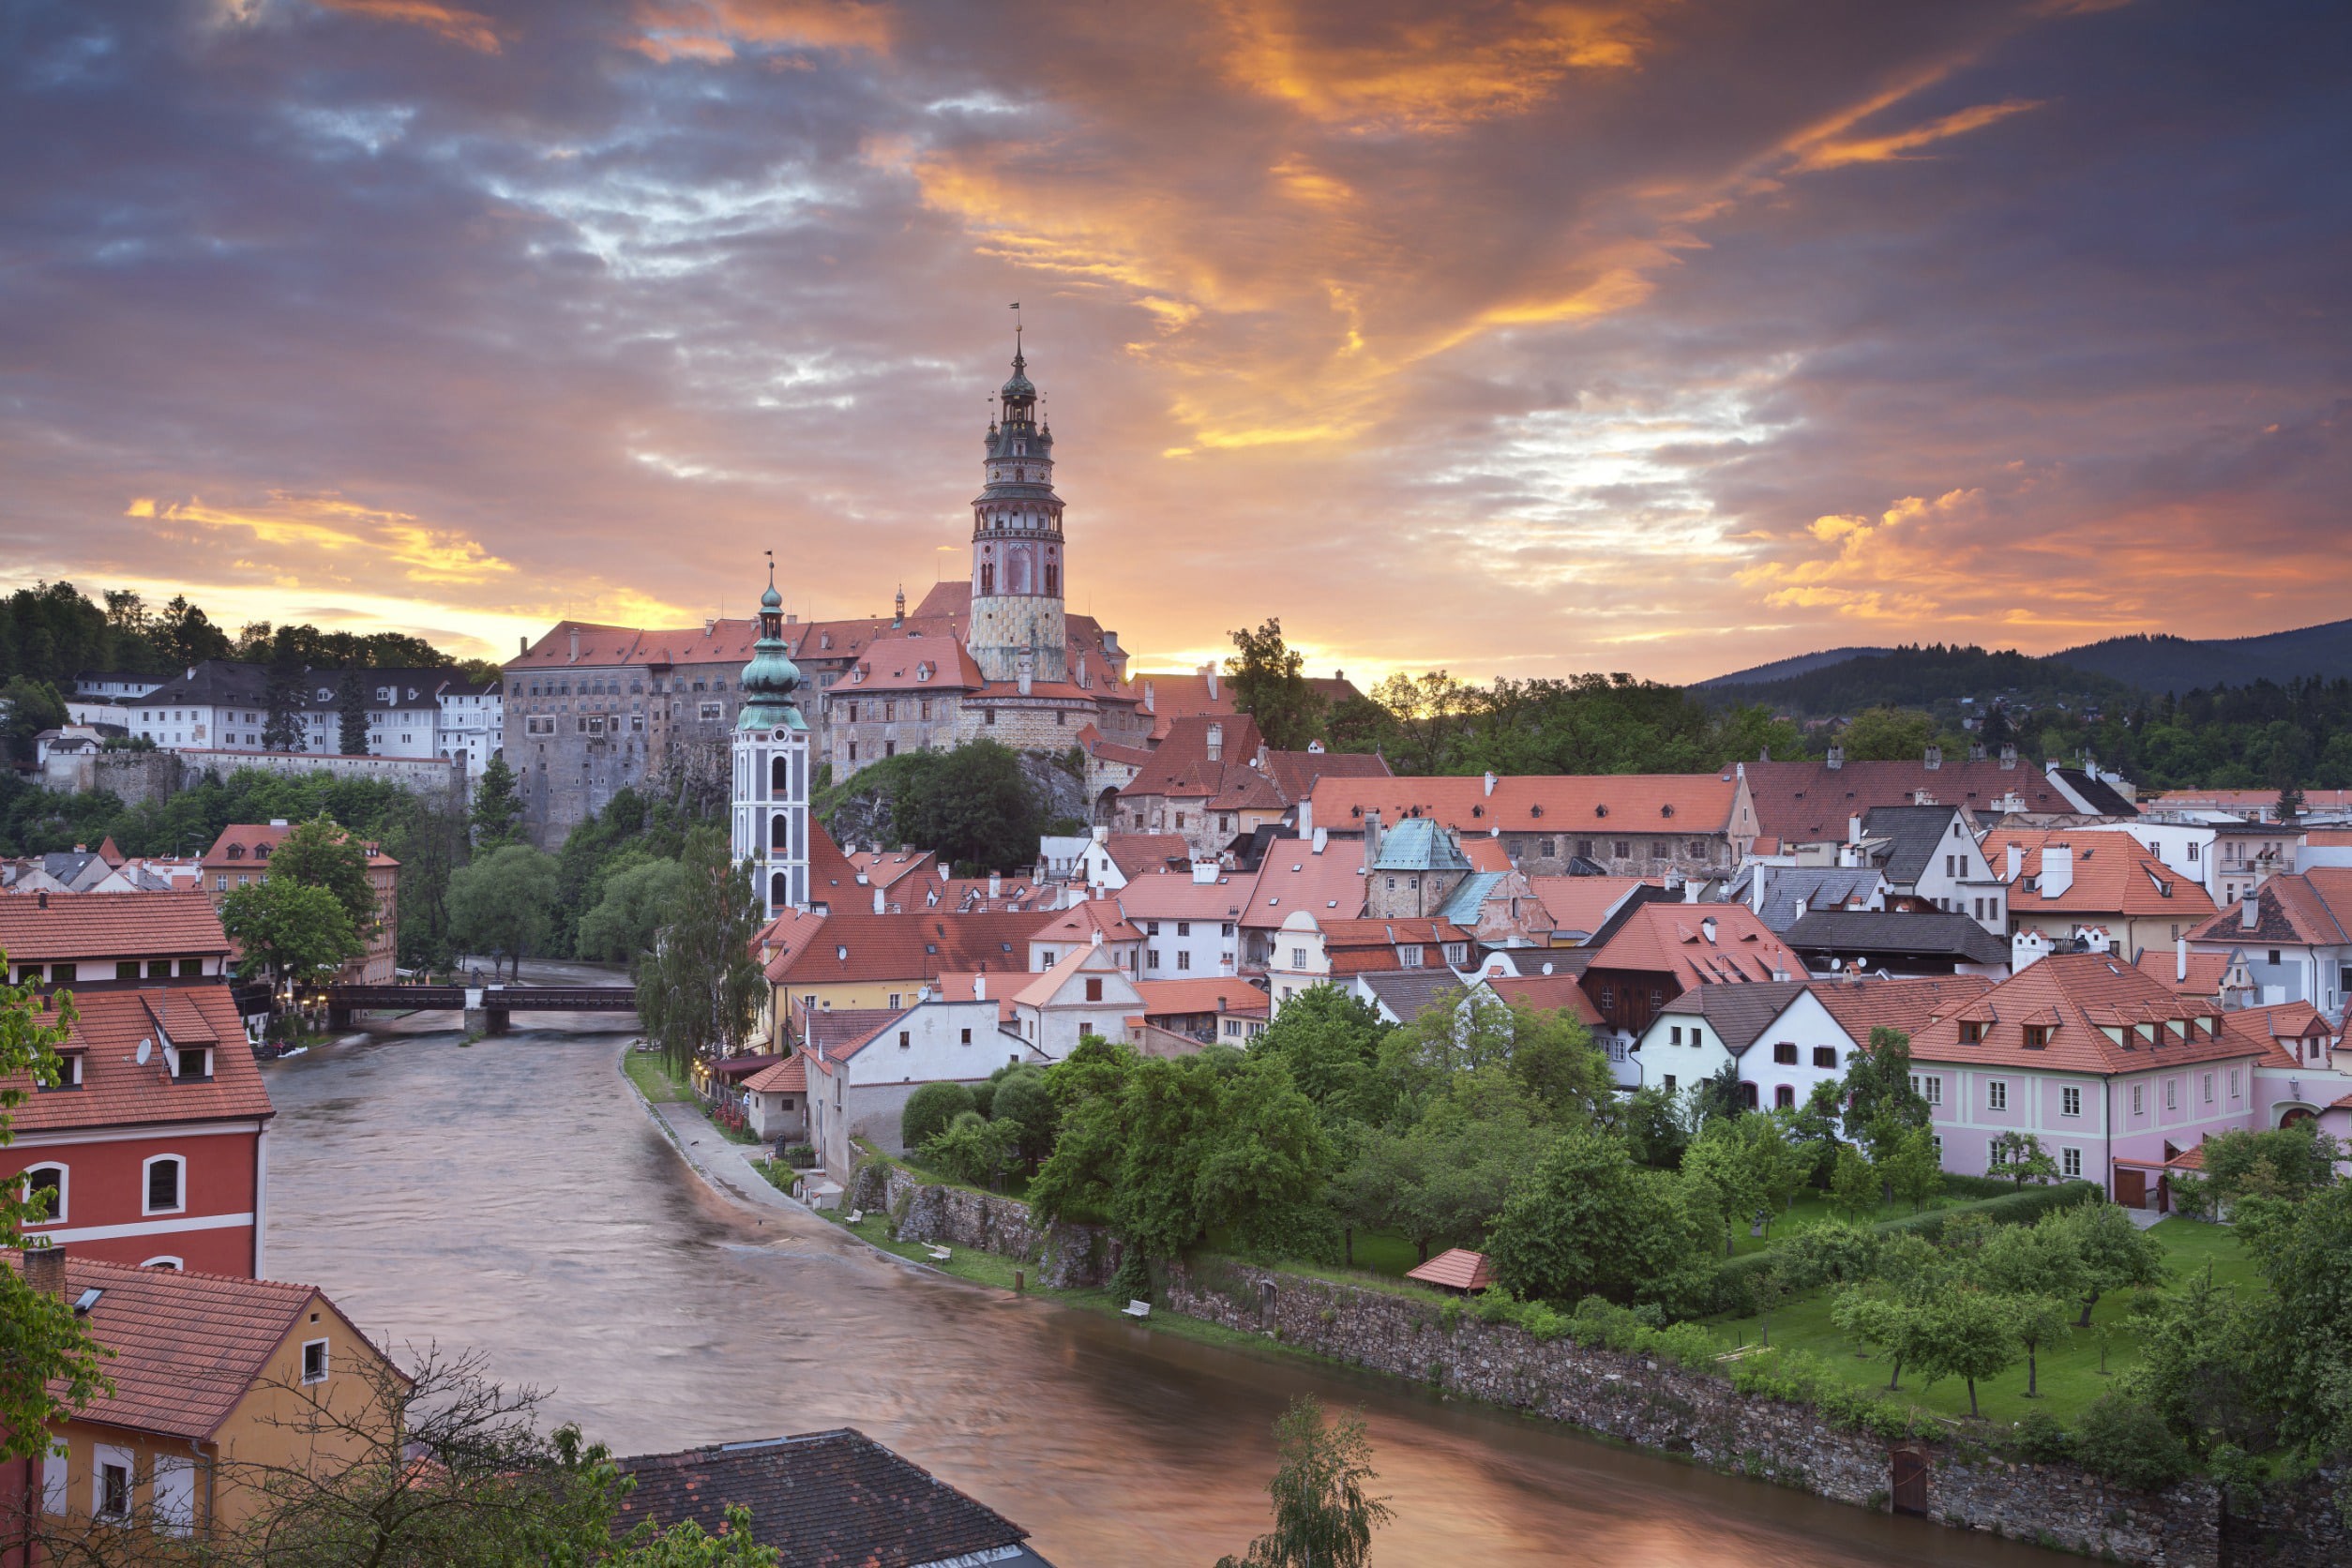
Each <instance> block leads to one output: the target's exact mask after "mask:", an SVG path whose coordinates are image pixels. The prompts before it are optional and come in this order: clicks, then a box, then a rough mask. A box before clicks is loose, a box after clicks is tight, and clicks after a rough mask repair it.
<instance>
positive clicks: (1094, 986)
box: [1086, 974, 1103, 1002]
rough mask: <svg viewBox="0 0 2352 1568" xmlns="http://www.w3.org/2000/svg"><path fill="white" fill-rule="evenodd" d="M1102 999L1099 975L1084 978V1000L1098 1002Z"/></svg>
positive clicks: (1101, 983)
mask: <svg viewBox="0 0 2352 1568" xmlns="http://www.w3.org/2000/svg"><path fill="white" fill-rule="evenodd" d="M1102 999H1103V982H1102V979H1101V977H1100V976H1099V975H1093V974H1090V975H1088V976H1087V977H1086V1000H1087V1001H1089V1002H1100V1001H1102Z"/></svg>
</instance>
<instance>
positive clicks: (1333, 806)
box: [1299, 769, 1755, 877]
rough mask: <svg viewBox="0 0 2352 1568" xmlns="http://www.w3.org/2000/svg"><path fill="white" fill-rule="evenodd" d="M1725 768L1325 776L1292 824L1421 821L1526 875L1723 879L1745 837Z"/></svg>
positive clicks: (1331, 827) (1337, 828) (1307, 828)
mask: <svg viewBox="0 0 2352 1568" xmlns="http://www.w3.org/2000/svg"><path fill="white" fill-rule="evenodd" d="M1743 810H1744V806H1743V803H1742V797H1741V793H1740V791H1739V780H1738V777H1737V776H1736V773H1735V772H1734V771H1733V770H1729V769H1726V770H1725V771H1724V772H1723V773H1721V774H1712V773H1698V774H1560V775H1528V776H1512V777H1503V776H1497V775H1494V774H1487V775H1485V776H1480V777H1469V778H1462V777H1436V776H1428V777H1424V776H1415V777H1407V778H1351V777H1335V778H1334V777H1326V778H1321V779H1319V780H1318V781H1317V782H1316V785H1315V789H1314V792H1312V793H1311V794H1309V795H1308V797H1307V804H1306V807H1305V808H1304V810H1303V811H1302V812H1301V814H1300V817H1299V831H1300V832H1301V833H1302V834H1306V833H1310V832H1312V831H1314V830H1315V829H1317V828H1320V829H1322V830H1324V831H1326V832H1328V833H1333V834H1361V833H1362V832H1363V831H1364V822H1365V819H1366V818H1367V817H1369V816H1371V815H1372V814H1373V813H1376V812H1377V813H1378V814H1379V817H1380V821H1381V822H1386V823H1388V824H1390V825H1391V826H1392V827H1393V826H1395V825H1396V824H1399V823H1402V822H1409V821H1410V820H1412V819H1414V818H1421V817H1426V818H1429V819H1431V820H1432V821H1434V822H1437V823H1438V824H1439V825H1440V826H1442V827H1447V828H1451V829H1453V830H1454V832H1455V834H1456V835H1458V836H1460V837H1462V838H1463V839H1465V840H1467V839H1469V838H1470V837H1475V836H1477V835H1480V834H1485V835H1488V836H1490V837H1500V839H1501V840H1502V843H1503V847H1504V849H1505V851H1506V852H1508V853H1509V855H1510V857H1511V859H1512V861H1513V862H1514V863H1515V865H1517V867H1519V869H1520V870H1522V871H1525V872H1526V873H1527V874H1528V875H1529V876H1530V877H1541V876H1559V875H1562V874H1564V873H1566V872H1567V871H1568V870H1569V869H1570V865H1569V863H1570V862H1571V861H1576V860H1581V861H1586V862H1589V863H1591V865H1593V866H1596V867H1599V868H1601V869H1602V870H1604V871H1606V872H1608V873H1611V874H1613V875H1618V876H1634V877H1641V876H1663V875H1665V874H1666V872H1667V871H1669V870H1677V871H1680V872H1681V873H1682V874H1683V875H1684V876H1695V877H1728V876H1729V875H1730V874H1731V871H1732V868H1733V867H1736V866H1737V865H1738V864H1739V860H1740V856H1741V853H1743V852H1745V849H1746V846H1747V843H1748V840H1749V839H1750V838H1752V837H1754V836H1755V830H1754V827H1753V825H1752V824H1751V823H1750V822H1747V821H1746V820H1745V818H1744V817H1743V816H1742V814H1741V813H1742V812H1743Z"/></svg>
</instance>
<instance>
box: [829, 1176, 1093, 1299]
mask: <svg viewBox="0 0 2352 1568" xmlns="http://www.w3.org/2000/svg"><path fill="white" fill-rule="evenodd" d="M849 1203H850V1206H851V1207H852V1208H857V1209H865V1210H868V1211H871V1212H878V1213H886V1214H889V1215H890V1234H891V1238H892V1239H893V1240H895V1241H900V1242H929V1243H932V1244H937V1245H940V1246H950V1247H957V1246H960V1247H969V1248H971V1249H972V1250H973V1251H975V1252H992V1253H995V1254H997V1255H998V1256H1000V1257H1003V1258H1018V1259H1023V1260H1024V1261H1026V1262H1029V1263H1031V1264H1033V1265H1034V1266H1035V1269H1036V1274H1035V1278H1036V1282H1037V1283H1038V1284H1039V1285H1041V1286H1044V1287H1045V1288H1047V1289H1054V1290H1091V1289H1099V1288H1100V1287H1102V1286H1104V1285H1107V1284H1108V1283H1109V1281H1110V1276H1111V1272H1112V1271H1113V1270H1115V1269H1116V1268H1118V1266H1119V1244H1118V1243H1117V1242H1116V1241H1115V1240H1114V1239H1113V1238H1111V1237H1110V1236H1109V1235H1108V1234H1107V1233H1105V1232H1104V1231H1103V1230H1102V1229H1099V1228H1097V1227H1095V1226H1091V1225H1069V1224H1061V1223H1057V1224H1053V1225H1048V1226H1043V1227H1041V1226H1039V1225H1038V1224H1037V1223H1036V1221H1035V1220H1034V1219H1033V1217H1032V1215H1031V1214H1030V1212H1029V1205H1028V1204H1026V1203H1023V1202H1022V1201H1020V1199H1017V1198H1005V1197H1003V1196H1002V1195H1000V1194H997V1193H989V1192H974V1191H972V1189H970V1188H969V1187H954V1186H949V1185H947V1184H944V1183H939V1182H926V1181H924V1180H923V1179H922V1178H921V1177H919V1176H917V1175H916V1174H915V1173H914V1172H913V1171H912V1170H909V1169H908V1168H906V1167H905V1166H903V1165H900V1164H898V1163H897V1161H895V1160H888V1159H872V1158H869V1159H867V1160H864V1161H861V1162H860V1163H859V1165H858V1167H857V1168H856V1169H855V1170H853V1171H852V1173H851V1175H850V1187H849Z"/></svg>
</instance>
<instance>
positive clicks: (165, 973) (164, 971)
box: [147, 958, 172, 980]
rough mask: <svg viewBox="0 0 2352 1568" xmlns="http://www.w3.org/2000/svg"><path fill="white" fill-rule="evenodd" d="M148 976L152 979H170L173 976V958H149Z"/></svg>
mask: <svg viewBox="0 0 2352 1568" xmlns="http://www.w3.org/2000/svg"><path fill="white" fill-rule="evenodd" d="M147 978H148V979H150V980H169V979H170V978H172V960H171V959H169V958H149V959H148V960H147Z"/></svg>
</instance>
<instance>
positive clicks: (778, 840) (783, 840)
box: [768, 811, 792, 852]
mask: <svg viewBox="0 0 2352 1568" xmlns="http://www.w3.org/2000/svg"><path fill="white" fill-rule="evenodd" d="M768 848H769V849H771V850H783V851H785V852H791V850H792V813H791V812H789V811H776V812H772V813H770V814H769V817H768Z"/></svg>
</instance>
